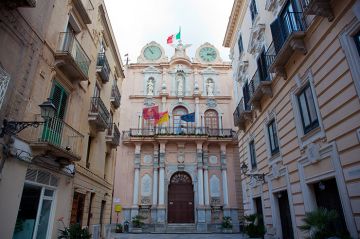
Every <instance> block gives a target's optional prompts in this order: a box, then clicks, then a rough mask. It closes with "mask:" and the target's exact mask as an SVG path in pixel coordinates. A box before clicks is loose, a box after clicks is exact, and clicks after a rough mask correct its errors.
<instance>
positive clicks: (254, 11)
mask: <svg viewBox="0 0 360 239" xmlns="http://www.w3.org/2000/svg"><path fill="white" fill-rule="evenodd" d="M250 14H251V20H252V21H253V22H254V20H255V18H256V16H257V14H258V11H257V8H256V2H255V0H251V3H250Z"/></svg>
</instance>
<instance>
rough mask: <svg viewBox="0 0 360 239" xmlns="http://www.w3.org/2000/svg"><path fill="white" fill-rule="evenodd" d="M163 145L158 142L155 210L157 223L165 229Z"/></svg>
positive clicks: (163, 143)
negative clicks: (157, 196) (157, 190)
mask: <svg viewBox="0 0 360 239" xmlns="http://www.w3.org/2000/svg"><path fill="white" fill-rule="evenodd" d="M165 144H166V142H160V157H159V159H160V160H159V168H160V170H159V205H158V210H157V222H158V223H160V224H162V225H163V226H164V227H165V224H164V223H165V215H166V213H165Z"/></svg>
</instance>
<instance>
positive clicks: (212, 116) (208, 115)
mask: <svg viewBox="0 0 360 239" xmlns="http://www.w3.org/2000/svg"><path fill="white" fill-rule="evenodd" d="M204 116H205V117H204V119H205V128H206V129H207V131H208V133H209V134H210V135H216V134H217V133H218V130H219V117H218V113H217V112H216V111H215V110H207V111H205V114H204Z"/></svg>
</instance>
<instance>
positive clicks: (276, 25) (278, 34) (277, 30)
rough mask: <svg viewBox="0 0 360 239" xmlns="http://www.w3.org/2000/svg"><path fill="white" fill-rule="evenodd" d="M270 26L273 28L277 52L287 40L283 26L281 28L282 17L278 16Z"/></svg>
mask: <svg viewBox="0 0 360 239" xmlns="http://www.w3.org/2000/svg"><path fill="white" fill-rule="evenodd" d="M270 28H271V34H272V37H273V41H274V46H275V51H276V54H277V53H278V52H279V51H280V49H281V47H282V45H283V44H284V42H285V39H284V34H283V32H282V28H281V21H280V19H279V18H276V19H275V21H273V22H272V23H271V24H270Z"/></svg>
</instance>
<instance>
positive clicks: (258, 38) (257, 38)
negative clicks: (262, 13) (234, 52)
mask: <svg viewBox="0 0 360 239" xmlns="http://www.w3.org/2000/svg"><path fill="white" fill-rule="evenodd" d="M264 33H265V24H260V23H259V24H256V25H255V26H254V27H253V28H252V29H251V32H250V40H249V46H248V52H249V53H250V54H252V55H256V54H258V53H260V51H261V50H262V48H263V45H264Z"/></svg>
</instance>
